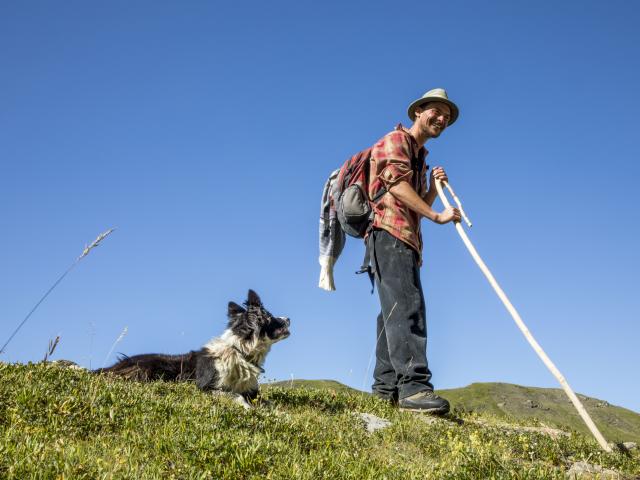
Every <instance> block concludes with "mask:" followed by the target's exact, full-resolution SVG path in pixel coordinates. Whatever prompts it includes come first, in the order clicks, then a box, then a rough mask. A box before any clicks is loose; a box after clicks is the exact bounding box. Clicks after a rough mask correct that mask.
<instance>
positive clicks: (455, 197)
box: [442, 182, 473, 228]
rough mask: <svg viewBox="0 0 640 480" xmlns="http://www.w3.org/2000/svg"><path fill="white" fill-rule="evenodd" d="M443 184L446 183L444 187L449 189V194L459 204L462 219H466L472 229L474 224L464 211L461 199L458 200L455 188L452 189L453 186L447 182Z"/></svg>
mask: <svg viewBox="0 0 640 480" xmlns="http://www.w3.org/2000/svg"><path fill="white" fill-rule="evenodd" d="M442 183H444V186H445V187H447V190H449V193H450V194H451V196H452V197H453V199H454V200H455V202H456V203H457V204H458V210H460V214H461V215H462V218H464V221H465V222H467V225H468V226H469V228H471V227H472V226H473V224H472V223H471V220H469V217H467V214H466V213H464V210H463V209H462V203H460V199H459V198H458V196H457V195H456V193H455V192H454V191H453V188H451V185H449V184H448V183H447V182H442Z"/></svg>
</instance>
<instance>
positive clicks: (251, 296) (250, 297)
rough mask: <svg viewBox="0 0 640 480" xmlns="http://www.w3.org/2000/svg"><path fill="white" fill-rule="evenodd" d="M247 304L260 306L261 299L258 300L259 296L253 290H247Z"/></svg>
mask: <svg viewBox="0 0 640 480" xmlns="http://www.w3.org/2000/svg"><path fill="white" fill-rule="evenodd" d="M247 305H253V306H255V307H260V306H262V301H261V300H260V297H259V296H258V294H257V293H256V292H254V291H253V290H249V293H248V294H247Z"/></svg>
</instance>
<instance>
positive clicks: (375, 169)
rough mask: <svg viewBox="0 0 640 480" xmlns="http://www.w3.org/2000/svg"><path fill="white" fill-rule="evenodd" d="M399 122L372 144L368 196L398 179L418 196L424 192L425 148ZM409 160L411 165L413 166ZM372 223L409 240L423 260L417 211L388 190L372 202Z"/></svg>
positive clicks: (425, 183)
mask: <svg viewBox="0 0 640 480" xmlns="http://www.w3.org/2000/svg"><path fill="white" fill-rule="evenodd" d="M406 132H407V131H406V130H405V128H404V127H403V126H402V124H398V125H397V126H396V128H395V130H393V131H392V132H390V133H388V134H386V135H385V136H384V137H382V138H381V139H380V140H378V142H377V143H376V144H375V145H374V146H373V150H372V151H371V165H370V167H371V168H370V170H369V198H373V197H374V195H375V194H376V193H377V192H378V191H379V190H380V189H381V188H382V187H385V188H386V189H387V192H389V189H390V188H391V187H393V186H394V185H395V184H397V183H398V182H400V181H407V182H409V185H411V186H412V187H413V188H414V190H415V191H416V193H417V194H418V195H420V198H422V199H424V198H425V197H426V194H427V170H428V169H429V166H428V165H426V164H425V162H424V159H425V157H426V156H427V153H429V152H428V151H427V149H426V148H424V146H421V145H418V142H416V140H415V139H414V138H413V137H412V136H411V135H410V134H409V133H406ZM412 161H413V165H414V167H413V168H412ZM373 210H374V212H375V216H374V219H373V227H374V228H380V229H383V230H386V231H387V232H389V233H390V234H391V235H393V236H394V237H396V238H398V239H400V240H402V241H403V242H405V243H407V244H409V245H410V246H411V248H413V249H414V250H415V251H416V252H418V255H419V263H420V264H422V233H421V232H420V218H421V216H420V214H419V213H417V212H414V211H413V210H411V209H409V208H408V207H406V206H405V205H404V204H403V203H401V202H400V201H399V200H397V199H396V198H395V197H394V196H393V195H391V194H390V193H386V194H385V195H383V196H382V198H381V199H380V200H379V201H378V202H377V203H376V204H375V205H374V206H373Z"/></svg>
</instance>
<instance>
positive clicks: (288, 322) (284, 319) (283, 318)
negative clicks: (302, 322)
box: [280, 317, 291, 327]
mask: <svg viewBox="0 0 640 480" xmlns="http://www.w3.org/2000/svg"><path fill="white" fill-rule="evenodd" d="M280 318H281V319H282V321H283V322H284V324H285V325H286V326H287V327H288V326H289V325H291V320H289V318H288V317H280Z"/></svg>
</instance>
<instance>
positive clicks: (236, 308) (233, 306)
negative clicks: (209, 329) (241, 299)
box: [229, 302, 246, 317]
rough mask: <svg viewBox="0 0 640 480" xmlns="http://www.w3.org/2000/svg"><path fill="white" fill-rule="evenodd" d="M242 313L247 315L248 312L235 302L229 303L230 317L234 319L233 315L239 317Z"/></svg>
mask: <svg viewBox="0 0 640 480" xmlns="http://www.w3.org/2000/svg"><path fill="white" fill-rule="evenodd" d="M241 313H246V310H245V309H244V308H242V307H241V306H240V305H238V304H237V303H235V302H229V316H230V317H232V316H233V315H239V314H241Z"/></svg>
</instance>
